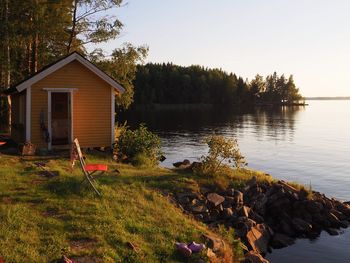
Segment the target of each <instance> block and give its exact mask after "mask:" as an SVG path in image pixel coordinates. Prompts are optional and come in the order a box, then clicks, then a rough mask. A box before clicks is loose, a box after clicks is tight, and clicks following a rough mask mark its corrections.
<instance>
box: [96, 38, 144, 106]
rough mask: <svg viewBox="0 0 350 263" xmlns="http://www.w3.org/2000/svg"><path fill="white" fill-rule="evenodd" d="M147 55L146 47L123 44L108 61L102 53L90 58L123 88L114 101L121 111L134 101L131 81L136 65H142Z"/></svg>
mask: <svg viewBox="0 0 350 263" xmlns="http://www.w3.org/2000/svg"><path fill="white" fill-rule="evenodd" d="M147 53H148V47H147V46H139V47H135V46H133V45H132V44H130V43H125V44H124V45H123V46H122V47H121V48H117V49H115V50H114V51H113V53H112V56H111V57H110V58H109V59H106V58H105V57H104V56H103V53H102V51H100V52H97V51H95V52H94V53H93V54H91V56H90V57H91V60H92V61H94V62H95V63H96V64H97V65H98V66H99V67H100V68H101V69H102V70H104V71H105V72H107V73H108V74H109V75H110V76H111V77H113V78H114V79H116V80H117V81H118V82H119V83H120V84H121V85H122V86H123V87H124V88H125V92H124V93H123V94H122V95H121V96H118V97H117V100H116V102H117V105H118V106H119V107H121V108H122V109H127V108H128V107H129V106H130V104H131V103H132V102H133V100H134V84H133V81H134V79H135V77H136V70H137V66H136V64H137V63H142V62H143V60H144V59H145V58H146V56H147Z"/></svg>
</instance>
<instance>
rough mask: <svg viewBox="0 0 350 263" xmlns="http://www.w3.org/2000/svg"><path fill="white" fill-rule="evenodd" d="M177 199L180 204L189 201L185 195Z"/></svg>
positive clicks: (185, 203)
mask: <svg viewBox="0 0 350 263" xmlns="http://www.w3.org/2000/svg"><path fill="white" fill-rule="evenodd" d="M178 201H179V203H180V204H183V205H187V204H188V203H189V202H190V198H188V197H187V196H183V197H181V198H179V199H178Z"/></svg>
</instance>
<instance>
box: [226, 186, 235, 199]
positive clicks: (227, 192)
mask: <svg viewBox="0 0 350 263" xmlns="http://www.w3.org/2000/svg"><path fill="white" fill-rule="evenodd" d="M226 195H228V196H231V197H234V195H235V189H233V188H230V189H228V190H227V191H226Z"/></svg>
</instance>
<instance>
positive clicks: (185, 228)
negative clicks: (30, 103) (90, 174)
mask: <svg viewBox="0 0 350 263" xmlns="http://www.w3.org/2000/svg"><path fill="white" fill-rule="evenodd" d="M88 162H89V163H92V162H99V163H106V164H108V165H109V168H110V171H109V172H108V173H107V174H106V175H104V176H103V177H101V178H100V180H98V181H99V183H98V187H99V189H100V190H101V192H102V195H103V196H102V198H99V197H97V196H96V195H95V194H94V192H93V191H91V189H90V188H88V187H81V185H80V183H81V181H82V180H83V176H82V173H81V171H80V169H79V168H75V169H73V170H71V168H70V167H69V160H68V159H64V158H59V159H53V160H49V161H47V164H46V167H47V169H48V170H54V171H58V172H59V176H58V177H54V178H51V179H49V178H45V177H41V176H39V175H38V172H39V171H40V169H39V168H37V167H35V166H33V161H32V160H30V159H29V160H25V159H21V158H19V157H9V156H4V155H1V157H0V165H1V168H0V221H1V224H0V257H3V258H4V259H5V261H6V262H24V261H23V260H26V262H51V261H54V260H58V259H59V258H60V257H61V255H62V253H65V254H67V255H69V256H84V255H86V256H90V257H95V258H98V259H100V260H101V261H102V262H186V260H185V259H184V258H183V257H181V256H180V255H179V254H178V253H176V251H175V249H174V243H175V242H176V241H182V242H190V241H192V240H195V241H197V242H200V241H201V234H203V233H205V232H207V231H208V229H207V228H206V227H205V226H204V225H203V224H201V223H199V222H196V221H194V220H193V219H191V218H190V217H188V216H185V215H184V214H183V213H182V211H181V210H180V209H178V208H177V207H175V206H174V205H172V204H171V203H170V202H169V201H168V200H167V198H166V197H164V196H163V195H162V194H161V190H163V189H174V188H175V187H181V186H182V185H188V182H187V178H186V176H185V175H179V174H177V173H176V172H173V171H170V170H167V169H161V168H154V169H137V168H134V167H132V166H128V165H117V164H115V163H114V162H113V160H112V159H110V158H106V157H103V156H98V155H97V156H96V155H95V156H88ZM117 170H118V171H119V172H120V173H118V172H117ZM188 180H190V179H188ZM174 183H175V184H174ZM176 183H179V185H176ZM127 242H132V243H133V244H136V245H137V246H138V248H139V252H138V253H136V252H134V251H133V250H131V249H130V248H129V247H128V246H127V245H126V243H127ZM196 260H198V257H191V260H189V261H188V262H192V261H193V262H195V261H196Z"/></svg>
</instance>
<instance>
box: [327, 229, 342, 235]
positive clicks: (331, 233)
mask: <svg viewBox="0 0 350 263" xmlns="http://www.w3.org/2000/svg"><path fill="white" fill-rule="evenodd" d="M326 231H327V233H328V234H329V235H331V236H338V235H339V232H338V230H337V229H335V228H327V229H326Z"/></svg>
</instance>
